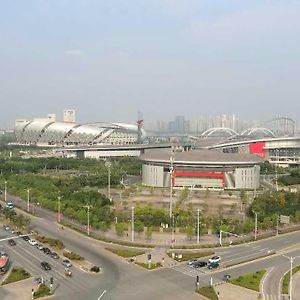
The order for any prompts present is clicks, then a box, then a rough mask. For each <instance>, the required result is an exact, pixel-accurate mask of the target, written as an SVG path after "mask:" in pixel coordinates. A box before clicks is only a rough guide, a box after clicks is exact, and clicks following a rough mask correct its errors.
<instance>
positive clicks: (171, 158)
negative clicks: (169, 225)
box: [170, 148, 174, 218]
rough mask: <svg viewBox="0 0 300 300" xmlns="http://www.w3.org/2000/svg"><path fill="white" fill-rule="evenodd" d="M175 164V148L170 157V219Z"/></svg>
mask: <svg viewBox="0 0 300 300" xmlns="http://www.w3.org/2000/svg"><path fill="white" fill-rule="evenodd" d="M173 163H174V157H173V148H172V149H171V156H170V218H171V217H172V214H173V169H174V167H173Z"/></svg>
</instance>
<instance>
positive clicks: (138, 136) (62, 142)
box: [15, 118, 146, 147]
mask: <svg viewBox="0 0 300 300" xmlns="http://www.w3.org/2000/svg"><path fill="white" fill-rule="evenodd" d="M15 136H16V140H17V143H18V144H22V145H37V146H52V147H66V146H77V145H130V144H134V143H137V142H138V140H140V141H143V140H144V139H145V137H146V133H145V131H144V130H143V129H142V128H140V127H139V126H138V125H133V124H124V123H105V122H96V123H88V124H78V123H73V122H56V121H53V120H49V119H47V118H41V119H33V120H25V119H20V120H16V121H15Z"/></svg>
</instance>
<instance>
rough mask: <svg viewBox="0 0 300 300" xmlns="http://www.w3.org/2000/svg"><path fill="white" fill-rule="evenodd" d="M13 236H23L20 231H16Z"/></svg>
mask: <svg viewBox="0 0 300 300" xmlns="http://www.w3.org/2000/svg"><path fill="white" fill-rule="evenodd" d="M15 234H16V235H18V236H20V235H23V233H22V232H21V231H17V232H15Z"/></svg>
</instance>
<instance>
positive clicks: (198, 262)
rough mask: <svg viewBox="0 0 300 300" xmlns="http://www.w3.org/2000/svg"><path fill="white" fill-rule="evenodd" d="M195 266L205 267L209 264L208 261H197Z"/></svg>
mask: <svg viewBox="0 0 300 300" xmlns="http://www.w3.org/2000/svg"><path fill="white" fill-rule="evenodd" d="M192 266H193V267H194V268H203V267H205V266H207V262H205V261H196V262H195V263H194V264H193V265H192Z"/></svg>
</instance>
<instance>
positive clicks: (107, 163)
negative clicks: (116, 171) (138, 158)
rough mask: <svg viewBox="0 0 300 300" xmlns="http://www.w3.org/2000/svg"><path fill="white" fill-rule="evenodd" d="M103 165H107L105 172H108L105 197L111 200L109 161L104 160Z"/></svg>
mask: <svg viewBox="0 0 300 300" xmlns="http://www.w3.org/2000/svg"><path fill="white" fill-rule="evenodd" d="M105 166H106V167H107V172H108V185H107V197H108V199H109V201H110V202H111V197H110V167H111V162H110V161H109V160H108V161H106V162H105Z"/></svg>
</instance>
